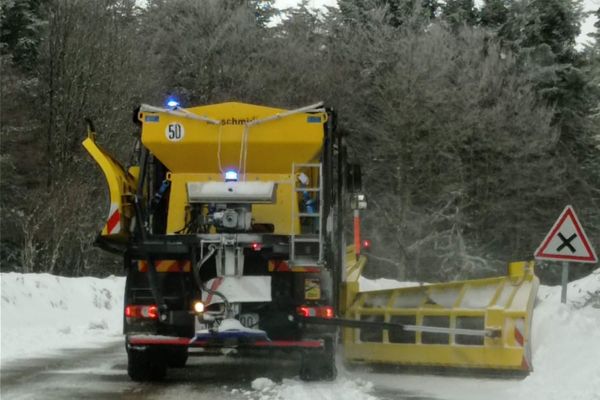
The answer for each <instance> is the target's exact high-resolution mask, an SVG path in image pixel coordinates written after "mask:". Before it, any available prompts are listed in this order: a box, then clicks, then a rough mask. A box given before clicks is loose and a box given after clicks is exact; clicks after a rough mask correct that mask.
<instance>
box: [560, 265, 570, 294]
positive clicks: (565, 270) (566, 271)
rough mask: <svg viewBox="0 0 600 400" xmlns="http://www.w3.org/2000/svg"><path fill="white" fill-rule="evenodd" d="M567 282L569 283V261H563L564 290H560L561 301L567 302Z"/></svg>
mask: <svg viewBox="0 0 600 400" xmlns="http://www.w3.org/2000/svg"><path fill="white" fill-rule="evenodd" d="M567 283H569V263H568V262H566V261H563V263H562V279H561V284H562V291H561V292H560V302H561V303H563V304H565V303H566V302H567Z"/></svg>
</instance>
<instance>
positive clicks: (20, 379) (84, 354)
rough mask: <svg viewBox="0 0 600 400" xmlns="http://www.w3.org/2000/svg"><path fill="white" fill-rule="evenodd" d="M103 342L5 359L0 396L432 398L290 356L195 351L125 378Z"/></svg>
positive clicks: (121, 363) (119, 354)
mask: <svg viewBox="0 0 600 400" xmlns="http://www.w3.org/2000/svg"><path fill="white" fill-rule="evenodd" d="M105 346H106V347H104V348H96V349H73V350H68V351H65V353H64V354H63V355H62V356H59V355H54V356H51V357H46V358H31V359H25V360H21V361H12V362H9V363H5V364H4V366H3V369H2V385H1V389H0V397H1V398H2V399H16V400H25V399H27V400H30V399H47V400H59V399H60V400H62V399H100V400H101V399H131V400H134V399H151V400H152V399H160V400H171V399H188V398H193V399H212V400H218V399H233V400H236V399H239V400H284V399H285V400H301V399H302V400H305V399H309V400H334V399H344V400H378V399H399V400H401V399H411V400H430V399H432V398H431V397H422V396H420V395H417V394H415V393H409V392H405V391H402V390H392V391H390V390H389V389H384V390H381V393H378V390H377V389H376V388H374V387H373V385H372V384H370V383H369V382H368V381H366V380H363V379H361V378H359V377H357V376H352V375H348V374H347V373H342V374H341V376H340V377H339V378H338V379H337V380H336V381H335V382H323V383H306V382H301V381H299V380H298V379H297V377H296V374H297V371H298V369H297V364H296V363H295V362H294V360H293V359H289V358H279V357H277V358H252V359H237V358H231V357H227V358H225V357H210V356H205V357H193V358H190V361H189V362H188V367H186V368H185V369H171V370H169V375H168V378H167V380H166V381H164V382H160V383H135V382H132V381H130V380H129V377H128V376H127V371H126V358H125V352H124V349H123V343H122V342H121V341H119V342H114V343H111V344H106V345H105Z"/></svg>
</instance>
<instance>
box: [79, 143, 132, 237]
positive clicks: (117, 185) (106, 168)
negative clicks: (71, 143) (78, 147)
mask: <svg viewBox="0 0 600 400" xmlns="http://www.w3.org/2000/svg"><path fill="white" fill-rule="evenodd" d="M82 144H83V147H85V149H86V150H87V152H88V153H90V155H91V156H92V158H93V159H94V160H95V161H96V163H97V164H98V165H99V166H100V168H101V169H102V172H103V173H104V177H105V178H106V183H107V184H108V189H109V192H110V211H109V213H108V218H107V221H106V224H105V225H104V227H103V228H102V231H101V232H100V236H101V237H102V238H104V239H109V240H111V241H117V242H122V241H124V240H126V239H127V238H128V237H129V232H130V225H131V221H132V218H133V216H134V208H133V204H132V198H133V194H134V191H135V187H136V180H137V178H136V177H135V176H134V175H132V174H131V173H130V172H127V171H125V169H124V168H123V167H122V166H121V164H119V162H118V161H117V160H115V159H114V158H113V157H112V156H111V155H110V154H108V153H107V152H106V151H105V150H104V149H102V148H101V147H99V146H98V144H97V143H96V140H95V138H94V135H93V134H90V135H88V137H87V138H86V139H85V140H84V141H83V143H82Z"/></svg>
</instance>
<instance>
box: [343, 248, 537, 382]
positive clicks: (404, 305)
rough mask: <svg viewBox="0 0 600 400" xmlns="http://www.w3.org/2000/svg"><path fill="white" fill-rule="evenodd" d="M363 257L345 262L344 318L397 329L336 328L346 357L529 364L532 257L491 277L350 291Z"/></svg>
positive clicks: (433, 363)
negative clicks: (372, 322) (399, 326)
mask: <svg viewBox="0 0 600 400" xmlns="http://www.w3.org/2000/svg"><path fill="white" fill-rule="evenodd" d="M365 261H366V260H364V259H362V260H361V259H359V261H358V262H356V263H353V265H350V266H349V268H347V279H346V282H345V285H344V288H343V290H342V296H343V298H342V303H345V304H343V306H342V308H344V307H345V309H344V312H345V317H346V318H348V319H355V320H360V321H374V322H389V323H396V324H402V325H404V327H405V328H404V329H400V330H394V329H381V328H362V329H356V328H344V332H343V342H344V352H345V357H346V360H348V361H350V362H352V361H354V362H359V361H362V362H370V363H388V364H399V365H411V366H430V367H459V368H480V369H491V370H496V369H502V370H520V371H530V370H531V369H532V363H531V339H530V335H531V317H532V311H533V306H534V302H535V298H536V294H537V289H538V286H539V280H538V278H537V277H536V276H535V275H534V272H533V262H529V263H526V262H516V263H511V264H510V265H509V268H508V275H507V276H503V277H497V278H487V279H476V280H469V281H457V282H449V283H440V284H428V285H422V286H416V287H408V288H400V289H386V290H376V291H368V292H359V291H358V276H359V275H360V270H361V269H362V267H363V266H364V262H365Z"/></svg>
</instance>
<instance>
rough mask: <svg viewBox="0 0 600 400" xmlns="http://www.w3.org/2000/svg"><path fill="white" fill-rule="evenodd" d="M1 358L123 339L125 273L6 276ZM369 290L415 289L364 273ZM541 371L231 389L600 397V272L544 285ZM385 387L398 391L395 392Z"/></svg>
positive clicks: (336, 394) (268, 393)
mask: <svg viewBox="0 0 600 400" xmlns="http://www.w3.org/2000/svg"><path fill="white" fill-rule="evenodd" d="M0 279H1V281H2V292H1V297H2V302H1V304H2V307H1V320H2V326H1V334H2V335H1V342H2V347H1V349H2V353H1V359H2V363H3V364H4V363H5V362H6V361H10V360H14V359H15V358H18V357H24V356H25V357H26V356H34V355H35V356H37V355H41V354H45V353H48V352H51V351H58V350H59V349H61V348H72V347H83V346H86V347H89V346H90V345H98V344H100V343H102V342H106V341H115V340H120V331H121V324H122V301H123V298H122V293H123V285H124V280H123V278H115V277H111V278H107V279H95V278H77V279H73V278H60V277H55V276H52V275H36V274H26V275H23V274H15V273H10V274H1V276H0ZM360 284H361V288H362V289H363V290H367V289H368V290H373V289H377V288H380V289H382V288H389V287H396V286H407V285H408V284H407V283H401V282H395V281H391V280H385V279H384V280H375V281H373V280H367V279H361V282H360ZM532 339H533V363H534V372H533V373H531V374H530V375H529V376H528V377H527V378H525V379H522V380H518V379H482V378H464V377H444V376H432V375H410V374H391V373H372V372H368V371H366V370H365V371H356V370H353V371H346V370H344V369H343V367H340V373H339V377H338V379H337V380H336V381H335V382H324V383H304V382H301V381H299V380H297V379H284V380H283V381H282V382H273V381H272V380H270V379H269V378H266V377H265V378H259V379H256V380H254V381H253V382H252V383H251V386H250V387H247V388H244V389H241V388H230V389H227V390H228V391H229V395H230V396H231V397H235V398H239V397H242V398H246V399H248V400H280V399H281V400H283V399H286V400H300V399H302V400H304V399H307V398H310V399H311V400H320V399H340V398H343V399H349V400H364V399H369V400H371V399H377V398H378V397H379V396H381V393H386V395H385V397H386V398H395V397H396V396H395V395H393V393H412V395H415V394H416V395H418V396H422V397H423V398H436V399H445V400H453V399H461V400H469V399H485V400H504V399H511V400H512V399H515V400H519V399H523V400H525V399H527V400H600V269H598V270H596V271H594V272H593V273H592V274H590V275H589V276H587V277H585V278H583V279H580V280H578V281H574V282H571V283H570V284H569V289H568V303H567V304H561V303H560V287H558V286H555V287H548V286H541V287H540V290H539V292H538V303H537V306H536V308H535V311H534V318H533V331H532ZM387 393H392V394H390V395H388V394H387Z"/></svg>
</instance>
